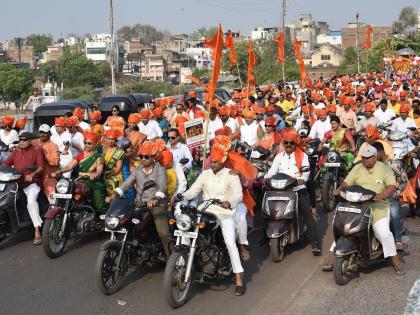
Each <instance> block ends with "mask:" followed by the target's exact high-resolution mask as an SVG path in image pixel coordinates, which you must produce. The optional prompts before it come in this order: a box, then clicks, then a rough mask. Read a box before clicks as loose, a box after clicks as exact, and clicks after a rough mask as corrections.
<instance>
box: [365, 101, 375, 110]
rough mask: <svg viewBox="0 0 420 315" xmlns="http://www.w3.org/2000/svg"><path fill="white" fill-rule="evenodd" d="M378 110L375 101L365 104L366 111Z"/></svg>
mask: <svg viewBox="0 0 420 315" xmlns="http://www.w3.org/2000/svg"><path fill="white" fill-rule="evenodd" d="M375 110H376V106H375V104H373V103H367V104H366V105H365V112H374V111H375Z"/></svg>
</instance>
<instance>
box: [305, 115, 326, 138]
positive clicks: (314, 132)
mask: <svg viewBox="0 0 420 315" xmlns="http://www.w3.org/2000/svg"><path fill="white" fill-rule="evenodd" d="M330 130H331V123H330V117H327V119H325V121H322V120H320V119H318V120H317V121H315V122H314V124H313V125H312V128H311V132H310V133H309V138H311V139H319V140H322V139H324V134H325V133H326V132H327V131H330Z"/></svg>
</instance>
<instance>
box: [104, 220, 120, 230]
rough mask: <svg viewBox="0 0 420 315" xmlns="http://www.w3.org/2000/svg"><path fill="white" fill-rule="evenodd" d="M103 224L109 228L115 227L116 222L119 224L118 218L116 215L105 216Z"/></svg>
mask: <svg viewBox="0 0 420 315" xmlns="http://www.w3.org/2000/svg"><path fill="white" fill-rule="evenodd" d="M105 224H106V226H107V227H109V228H110V229H111V230H113V229H115V228H116V227H117V226H118V224H120V219H118V218H116V217H107V218H106V219H105Z"/></svg>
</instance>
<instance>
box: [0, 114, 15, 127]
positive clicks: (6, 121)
mask: <svg viewBox="0 0 420 315" xmlns="http://www.w3.org/2000/svg"><path fill="white" fill-rule="evenodd" d="M14 121H15V117H14V116H13V115H6V116H3V118H2V119H1V124H2V125H3V127H5V126H12V125H13V122H14Z"/></svg>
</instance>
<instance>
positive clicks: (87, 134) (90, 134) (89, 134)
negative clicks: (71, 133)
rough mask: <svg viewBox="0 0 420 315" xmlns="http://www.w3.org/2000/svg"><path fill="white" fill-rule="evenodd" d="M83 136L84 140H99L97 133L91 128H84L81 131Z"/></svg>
mask: <svg viewBox="0 0 420 315" xmlns="http://www.w3.org/2000/svg"><path fill="white" fill-rule="evenodd" d="M83 136H84V138H85V141H90V142H93V143H98V141H99V135H98V134H97V133H96V132H94V131H92V130H85V131H84V132H83Z"/></svg>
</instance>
